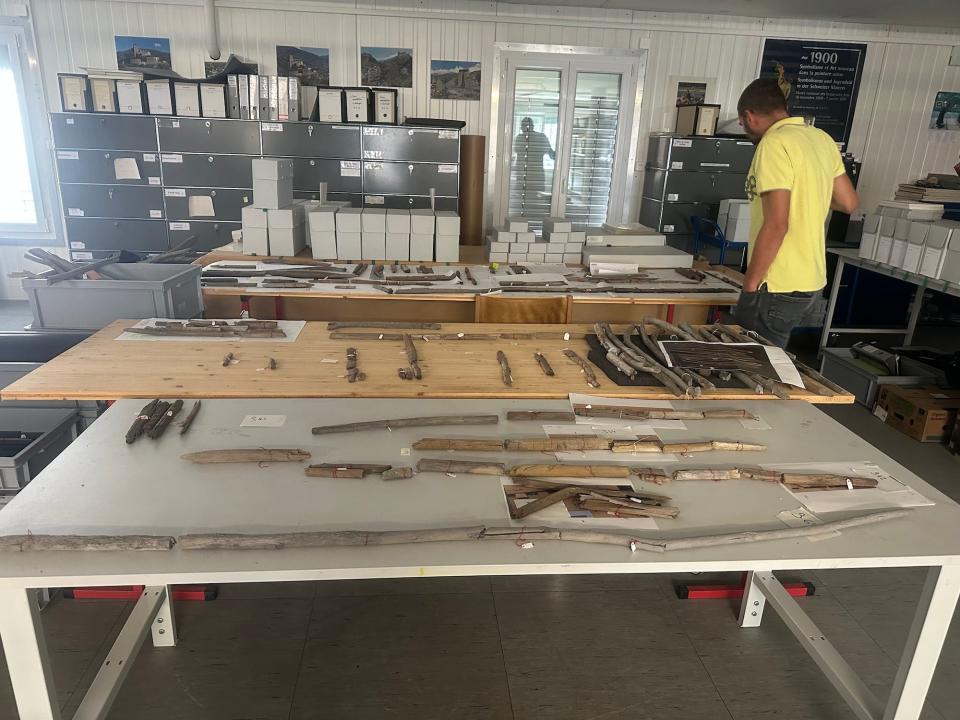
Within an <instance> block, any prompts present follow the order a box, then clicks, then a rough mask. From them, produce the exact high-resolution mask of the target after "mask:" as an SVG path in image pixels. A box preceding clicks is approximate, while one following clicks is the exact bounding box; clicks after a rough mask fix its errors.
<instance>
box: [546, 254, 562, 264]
mask: <svg viewBox="0 0 960 720" xmlns="http://www.w3.org/2000/svg"><path fill="white" fill-rule="evenodd" d="M543 261H544V262H548V263H562V262H563V253H550V252H548V253H545V254H544V256H543Z"/></svg>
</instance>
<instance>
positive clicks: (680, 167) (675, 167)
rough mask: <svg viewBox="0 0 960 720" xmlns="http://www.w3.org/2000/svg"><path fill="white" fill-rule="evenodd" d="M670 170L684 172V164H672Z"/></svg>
mask: <svg viewBox="0 0 960 720" xmlns="http://www.w3.org/2000/svg"><path fill="white" fill-rule="evenodd" d="M670 169H671V170H683V163H682V162H672V163H670Z"/></svg>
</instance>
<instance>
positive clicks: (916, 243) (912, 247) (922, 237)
mask: <svg viewBox="0 0 960 720" xmlns="http://www.w3.org/2000/svg"><path fill="white" fill-rule="evenodd" d="M929 230H930V223H928V222H918V221H916V220H914V221H912V222H911V223H910V235H909V236H907V249H906V252H904V254H903V262H902V263H901V265H900V267H902V268H903V269H904V270H906V271H907V272H910V273H916V272H917V271H918V270H919V269H920V258H921V256H922V255H923V244H924V243H925V242H926V241H927V232H928V231H929Z"/></svg>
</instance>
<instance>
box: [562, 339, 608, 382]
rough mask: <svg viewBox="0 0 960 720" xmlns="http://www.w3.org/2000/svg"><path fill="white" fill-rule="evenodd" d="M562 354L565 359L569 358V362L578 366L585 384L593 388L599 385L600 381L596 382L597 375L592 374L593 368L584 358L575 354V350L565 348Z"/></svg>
mask: <svg viewBox="0 0 960 720" xmlns="http://www.w3.org/2000/svg"><path fill="white" fill-rule="evenodd" d="M563 354H564V355H565V356H566V357H567V359H569V360H570V362H572V363H574V364H575V365H579V366H580V372H582V373H583V376H584V378H586V381H587V385H589V386H590V387H594V388H598V387H600V383H599V382H597V376H596V375H595V374H594V372H593V369H592V368H591V367H590V366H589V365H587V361H586V360H584V359H583V358H582V357H580V356H579V355H578V354H577V352H576V350H571V349H570V348H567V349H566V350H564V351H563Z"/></svg>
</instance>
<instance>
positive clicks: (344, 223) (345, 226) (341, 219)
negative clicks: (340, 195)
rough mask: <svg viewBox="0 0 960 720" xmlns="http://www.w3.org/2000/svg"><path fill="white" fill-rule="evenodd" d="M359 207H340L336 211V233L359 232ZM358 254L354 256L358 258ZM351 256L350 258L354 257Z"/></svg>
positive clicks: (360, 211)
mask: <svg viewBox="0 0 960 720" xmlns="http://www.w3.org/2000/svg"><path fill="white" fill-rule="evenodd" d="M362 212H363V211H362V210H361V209H360V208H340V210H338V211H337V217H336V226H337V232H338V233H352V234H357V235H359V234H360V215H361V213H362ZM359 257H360V256H359V255H356V256H354V258H359ZM354 258H351V259H354Z"/></svg>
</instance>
